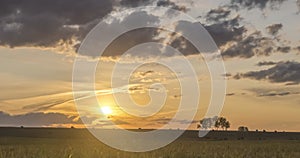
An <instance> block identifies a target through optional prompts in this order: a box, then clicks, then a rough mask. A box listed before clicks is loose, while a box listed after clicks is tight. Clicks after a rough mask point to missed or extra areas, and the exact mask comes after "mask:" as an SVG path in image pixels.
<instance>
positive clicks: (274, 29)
mask: <svg viewBox="0 0 300 158" xmlns="http://www.w3.org/2000/svg"><path fill="white" fill-rule="evenodd" d="M282 27H283V25H282V24H273V25H270V26H268V27H266V29H267V32H268V33H269V34H270V35H273V36H275V35H277V34H278V32H279V30H281V29H282Z"/></svg>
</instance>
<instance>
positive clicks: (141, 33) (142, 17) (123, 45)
mask: <svg viewBox="0 0 300 158" xmlns="http://www.w3.org/2000/svg"><path fill="white" fill-rule="evenodd" d="M158 22H159V18H158V17H156V16H154V15H150V14H148V13H147V12H145V11H140V12H134V13H132V14H130V15H128V16H126V17H125V18H124V19H123V20H121V21H120V20H114V21H112V22H111V23H110V24H107V25H105V26H104V25H103V27H102V30H104V31H103V32H104V33H105V35H103V36H110V34H112V32H114V31H119V30H122V27H127V26H130V25H131V24H133V23H139V24H140V25H145V26H146V25H147V24H148V23H158ZM158 31H159V30H158V29H157V28H150V27H149V28H140V29H135V30H132V31H129V32H126V33H123V34H122V35H121V36H119V37H117V38H116V39H115V40H114V41H113V42H111V43H110V44H109V45H108V47H107V48H106V49H105V51H104V52H103V56H113V57H114V56H121V55H122V54H123V53H125V52H126V51H127V50H129V49H130V48H133V47H134V46H137V45H139V44H142V43H146V42H157V41H158V39H155V37H156V36H157V35H158ZM83 53H85V54H81V55H85V56H91V57H98V56H99V52H83ZM141 56H142V55H141Z"/></svg>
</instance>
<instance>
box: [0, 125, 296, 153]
mask: <svg viewBox="0 0 300 158" xmlns="http://www.w3.org/2000/svg"><path fill="white" fill-rule="evenodd" d="M112 131H113V130H112ZM137 131H139V132H145V131H146V130H137ZM114 157H116V158H123V157H126V158H127V157H129V158H132V157H133V158H173V157H174V158H185V157H190V158H197V157H198V158H219V157H221V158H227V157H228V158H298V157H300V133H290V132H276V133H275V132H237V131H211V132H210V133H209V134H208V135H207V136H205V137H204V138H199V137H198V131H186V132H185V133H184V134H183V135H182V136H181V137H180V138H178V139H177V140H176V141H175V142H173V143H171V144H169V145H168V146H166V147H164V148H161V149H158V150H155V151H151V152H146V153H131V152H124V151H119V150H116V149H113V148H111V147H109V146H107V145H105V144H103V143H101V142H100V141H98V140H97V139H96V138H94V137H93V136H92V135H91V134H90V133H89V132H88V131H87V130H86V129H63V128H0V158H114Z"/></svg>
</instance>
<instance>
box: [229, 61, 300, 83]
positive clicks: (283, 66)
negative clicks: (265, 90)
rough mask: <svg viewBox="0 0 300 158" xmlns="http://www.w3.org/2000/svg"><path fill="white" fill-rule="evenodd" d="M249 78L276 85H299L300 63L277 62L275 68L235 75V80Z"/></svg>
mask: <svg viewBox="0 0 300 158" xmlns="http://www.w3.org/2000/svg"><path fill="white" fill-rule="evenodd" d="M240 78H251V79H256V80H268V81H271V82H276V83H285V82H289V83H295V84H299V83H300V63H298V62H294V61H287V62H279V63H277V64H276V65H275V66H273V67H271V68H269V69H266V70H261V71H251V72H247V73H242V74H237V75H236V76H235V79H240Z"/></svg>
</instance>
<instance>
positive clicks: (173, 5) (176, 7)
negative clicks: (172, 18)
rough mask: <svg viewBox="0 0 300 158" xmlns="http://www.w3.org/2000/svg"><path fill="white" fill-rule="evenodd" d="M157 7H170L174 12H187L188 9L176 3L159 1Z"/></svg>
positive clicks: (168, 0) (164, 0)
mask: <svg viewBox="0 0 300 158" xmlns="http://www.w3.org/2000/svg"><path fill="white" fill-rule="evenodd" d="M156 5H157V6H158V7H170V8H171V9H174V10H179V11H184V12H185V11H187V8H186V7H185V6H180V5H177V4H176V3H174V2H172V1H170V0H159V1H158V2H157V3H156Z"/></svg>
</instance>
